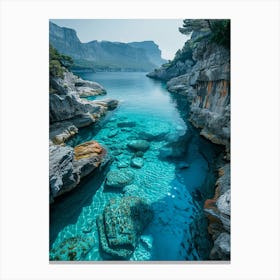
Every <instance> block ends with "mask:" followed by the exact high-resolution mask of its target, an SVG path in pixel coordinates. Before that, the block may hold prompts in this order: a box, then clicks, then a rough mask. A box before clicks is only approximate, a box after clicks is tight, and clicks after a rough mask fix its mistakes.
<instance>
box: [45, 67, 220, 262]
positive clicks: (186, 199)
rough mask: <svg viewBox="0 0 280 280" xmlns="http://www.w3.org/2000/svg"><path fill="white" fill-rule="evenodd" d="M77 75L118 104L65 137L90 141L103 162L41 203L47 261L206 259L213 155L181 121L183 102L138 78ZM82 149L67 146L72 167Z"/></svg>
mask: <svg viewBox="0 0 280 280" xmlns="http://www.w3.org/2000/svg"><path fill="white" fill-rule="evenodd" d="M79 76H81V78H83V79H85V80H90V81H96V82H98V83H100V84H101V85H102V86H104V88H105V89H106V91H107V94H106V98H110V99H112V100H118V101H119V105H118V107H117V108H116V109H115V110H112V111H109V112H107V114H106V116H104V117H103V118H101V119H100V120H99V122H98V123H95V124H92V125H89V126H85V127H81V128H79V131H78V133H74V134H75V135H74V136H72V137H69V138H67V140H66V144H67V147H68V146H70V147H69V149H70V148H71V147H76V146H77V145H80V144H82V143H85V142H86V143H92V142H91V141H93V140H94V141H96V142H97V143H98V145H100V147H99V146H97V144H95V142H93V144H85V145H86V147H87V149H92V151H94V152H95V153H96V154H95V155H96V157H98V156H99V155H101V154H102V152H103V150H102V149H104V151H106V160H105V161H104V162H103V163H104V164H103V163H102V160H101V159H100V158H99V157H98V159H99V161H100V162H101V163H100V164H97V165H96V166H95V168H97V169H96V170H98V168H100V166H101V165H102V164H103V165H104V166H103V168H102V170H100V171H99V172H95V173H93V174H90V175H86V176H84V177H83V179H81V182H80V183H79V186H78V187H77V188H75V189H73V190H72V191H71V192H68V193H67V194H64V196H63V197H57V198H56V199H55V201H54V202H53V203H52V204H51V206H50V260H64V261H67V260H79V261H101V260H118V259H120V260H135V261H145V260H157V261H158V260H176V261H178V260H205V259H208V258H209V253H210V250H211V248H212V247H213V241H212V239H211V237H210V236H209V233H208V229H207V227H208V222H207V219H206V216H205V214H204V213H203V204H204V201H205V199H206V198H210V197H213V195H214V186H215V181H216V180H217V174H216V172H215V162H216V160H217V157H218V155H219V154H220V153H221V149H220V148H219V147H218V146H216V145H214V144H212V143H210V141H208V140H206V139H204V138H202V137H201V136H200V135H199V131H198V130H197V129H196V128H194V127H193V126H192V125H191V124H190V123H189V122H188V120H187V115H188V104H187V101H186V100H185V99H184V98H182V97H180V96H172V94H170V93H169V92H168V91H167V90H166V88H165V85H164V84H163V83H162V82H159V81H155V80H152V79H150V78H147V77H146V76H145V73H135V72H134V73H132V72H131V73H124V72H112V73H108V72H107V73H106V72H100V73H86V72H79ZM102 98H103V99H104V97H101V96H98V95H97V96H86V95H84V97H83V99H84V100H85V101H91V100H94V101H96V102H97V103H98V101H99V100H100V99H102ZM97 103H96V104H97ZM83 151H84V150H83V149H81V148H79V149H78V150H77V149H76V154H74V156H75V155H76V158H75V160H76V161H78V160H79V159H80V158H77V152H79V156H80V157H83ZM74 163H75V162H74ZM73 168H74V169H75V164H74V167H73ZM79 170H81V171H80V172H83V171H84V170H83V169H79Z"/></svg>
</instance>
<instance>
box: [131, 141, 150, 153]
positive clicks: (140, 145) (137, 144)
mask: <svg viewBox="0 0 280 280" xmlns="http://www.w3.org/2000/svg"><path fill="white" fill-rule="evenodd" d="M127 146H128V147H129V148H130V149H132V150H134V151H142V152H145V151H147V150H148V149H149V148H150V143H149V142H148V141H146V140H132V141H130V142H129V143H128V144H127Z"/></svg>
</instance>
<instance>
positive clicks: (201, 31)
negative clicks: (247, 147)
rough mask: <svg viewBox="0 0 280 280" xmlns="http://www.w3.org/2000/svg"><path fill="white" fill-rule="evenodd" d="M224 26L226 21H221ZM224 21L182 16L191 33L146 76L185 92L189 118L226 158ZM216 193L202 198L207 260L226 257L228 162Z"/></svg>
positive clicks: (227, 109)
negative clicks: (170, 58)
mask: <svg viewBox="0 0 280 280" xmlns="http://www.w3.org/2000/svg"><path fill="white" fill-rule="evenodd" d="M224 24H225V25H224ZM228 28H229V22H226V21H220V20H184V27H183V28H180V32H182V33H183V34H187V35H190V34H191V38H190V39H189V40H188V41H187V42H186V43H185V45H184V47H183V48H182V50H179V51H178V52H177V53H176V56H175V59H174V60H173V61H171V62H170V63H169V64H165V65H163V66H162V67H161V68H159V69H156V70H155V71H154V72H152V73H149V74H148V75H147V76H148V77H151V78H155V79H160V80H164V81H167V89H168V90H169V91H170V92H173V93H178V94H182V95H185V96H186V98H187V99H188V101H189V104H190V115H189V119H190V121H191V122H192V124H193V125H194V126H195V127H198V128H200V129H201V131H200V134H201V135H202V136H204V137H205V138H207V139H209V140H210V141H212V142H213V143H215V144H219V145H224V146H225V159H226V160H228V161H229V160H230V50H229V41H228V40H229V38H226V36H227V35H229V30H228ZM219 176H220V177H219V179H218V181H217V186H216V193H215V196H214V197H213V198H212V199H209V200H206V202H205V208H204V209H205V213H206V214H207V216H208V218H209V233H210V234H211V235H212V237H213V240H214V247H213V249H212V251H211V254H210V256H209V257H210V259H215V260H228V259H229V258H230V202H231V196H230V164H229V163H228V164H226V165H225V166H224V167H223V168H221V169H220V170H219Z"/></svg>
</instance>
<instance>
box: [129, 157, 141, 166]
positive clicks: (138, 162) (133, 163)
mask: <svg viewBox="0 0 280 280" xmlns="http://www.w3.org/2000/svg"><path fill="white" fill-rule="evenodd" d="M130 165H131V167H135V168H141V167H142V166H143V165H144V160H143V158H141V157H134V158H132V159H131V161H130Z"/></svg>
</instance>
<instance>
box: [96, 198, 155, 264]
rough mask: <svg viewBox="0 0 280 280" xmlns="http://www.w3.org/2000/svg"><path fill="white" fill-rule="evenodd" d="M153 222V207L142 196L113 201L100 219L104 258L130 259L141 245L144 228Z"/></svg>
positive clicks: (100, 237)
mask: <svg viewBox="0 0 280 280" xmlns="http://www.w3.org/2000/svg"><path fill="white" fill-rule="evenodd" d="M152 219H153V211H152V208H151V206H150V205H149V204H148V203H147V202H146V201H145V200H143V199H141V198H140V197H135V196H126V197H123V198H115V199H111V200H110V201H109V203H108V204H107V205H106V207H105V209H104V211H103V214H102V215H100V216H99V217H98V218H97V226H98V231H99V239H100V244H101V249H102V252H103V253H104V254H105V255H104V257H105V258H107V259H122V260H127V259H129V258H130V257H131V255H132V254H133V252H134V250H135V248H136V247H137V245H138V243H139V239H140V236H141V234H142V232H143V230H144V229H145V227H146V226H147V225H148V224H149V223H150V222H151V220H152Z"/></svg>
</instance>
